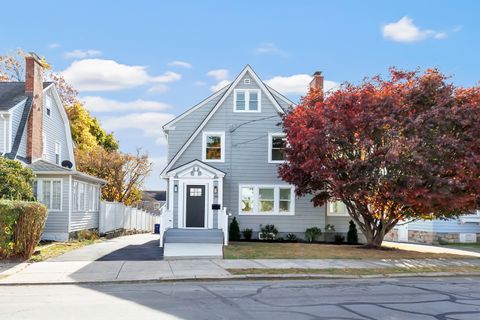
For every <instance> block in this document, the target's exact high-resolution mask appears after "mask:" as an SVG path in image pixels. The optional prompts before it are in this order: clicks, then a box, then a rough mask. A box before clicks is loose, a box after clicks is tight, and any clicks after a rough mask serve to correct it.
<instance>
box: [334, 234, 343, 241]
mask: <svg viewBox="0 0 480 320" xmlns="http://www.w3.org/2000/svg"><path fill="white" fill-rule="evenodd" d="M343 241H345V237H344V236H342V235H341V234H336V235H335V243H342V242H343Z"/></svg>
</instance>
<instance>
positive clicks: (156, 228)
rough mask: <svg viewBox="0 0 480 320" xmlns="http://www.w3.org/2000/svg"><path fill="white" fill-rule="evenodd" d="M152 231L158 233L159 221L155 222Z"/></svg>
mask: <svg viewBox="0 0 480 320" xmlns="http://www.w3.org/2000/svg"><path fill="white" fill-rule="evenodd" d="M154 232H155V233H156V234H160V224H159V223H155V226H154Z"/></svg>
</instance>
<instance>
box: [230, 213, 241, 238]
mask: <svg viewBox="0 0 480 320" xmlns="http://www.w3.org/2000/svg"><path fill="white" fill-rule="evenodd" d="M228 239H229V240H230V241H238V240H240V226H239V225H238V221H237V218H236V217H233V220H232V222H230V229H229V232H228Z"/></svg>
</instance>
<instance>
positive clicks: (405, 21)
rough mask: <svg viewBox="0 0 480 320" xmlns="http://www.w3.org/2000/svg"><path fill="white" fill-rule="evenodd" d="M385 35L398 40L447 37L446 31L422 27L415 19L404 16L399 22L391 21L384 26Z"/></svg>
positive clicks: (410, 40) (409, 40) (408, 40)
mask: <svg viewBox="0 0 480 320" xmlns="http://www.w3.org/2000/svg"><path fill="white" fill-rule="evenodd" d="M382 34H383V37H384V38H386V39H389V40H392V41H396V42H417V41H422V40H425V39H428V38H432V37H433V38H434V39H445V38H447V36H448V34H447V33H446V32H437V31H435V30H430V29H421V28H419V27H417V26H416V25H415V24H414V23H413V19H411V18H409V17H407V16H404V17H403V18H401V19H400V20H398V21H397V22H391V23H388V24H386V25H384V26H383V27H382Z"/></svg>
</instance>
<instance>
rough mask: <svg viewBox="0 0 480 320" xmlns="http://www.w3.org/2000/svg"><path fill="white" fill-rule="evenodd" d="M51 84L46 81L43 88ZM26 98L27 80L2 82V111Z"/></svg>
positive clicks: (0, 85)
mask: <svg viewBox="0 0 480 320" xmlns="http://www.w3.org/2000/svg"><path fill="white" fill-rule="evenodd" d="M50 84H51V82H44V83H43V88H46V87H48V86H49V85H50ZM25 99H27V96H26V95H25V82H0V111H8V110H10V109H11V108H13V107H14V106H16V105H17V104H19V103H20V102H22V101H23V100H25Z"/></svg>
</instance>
